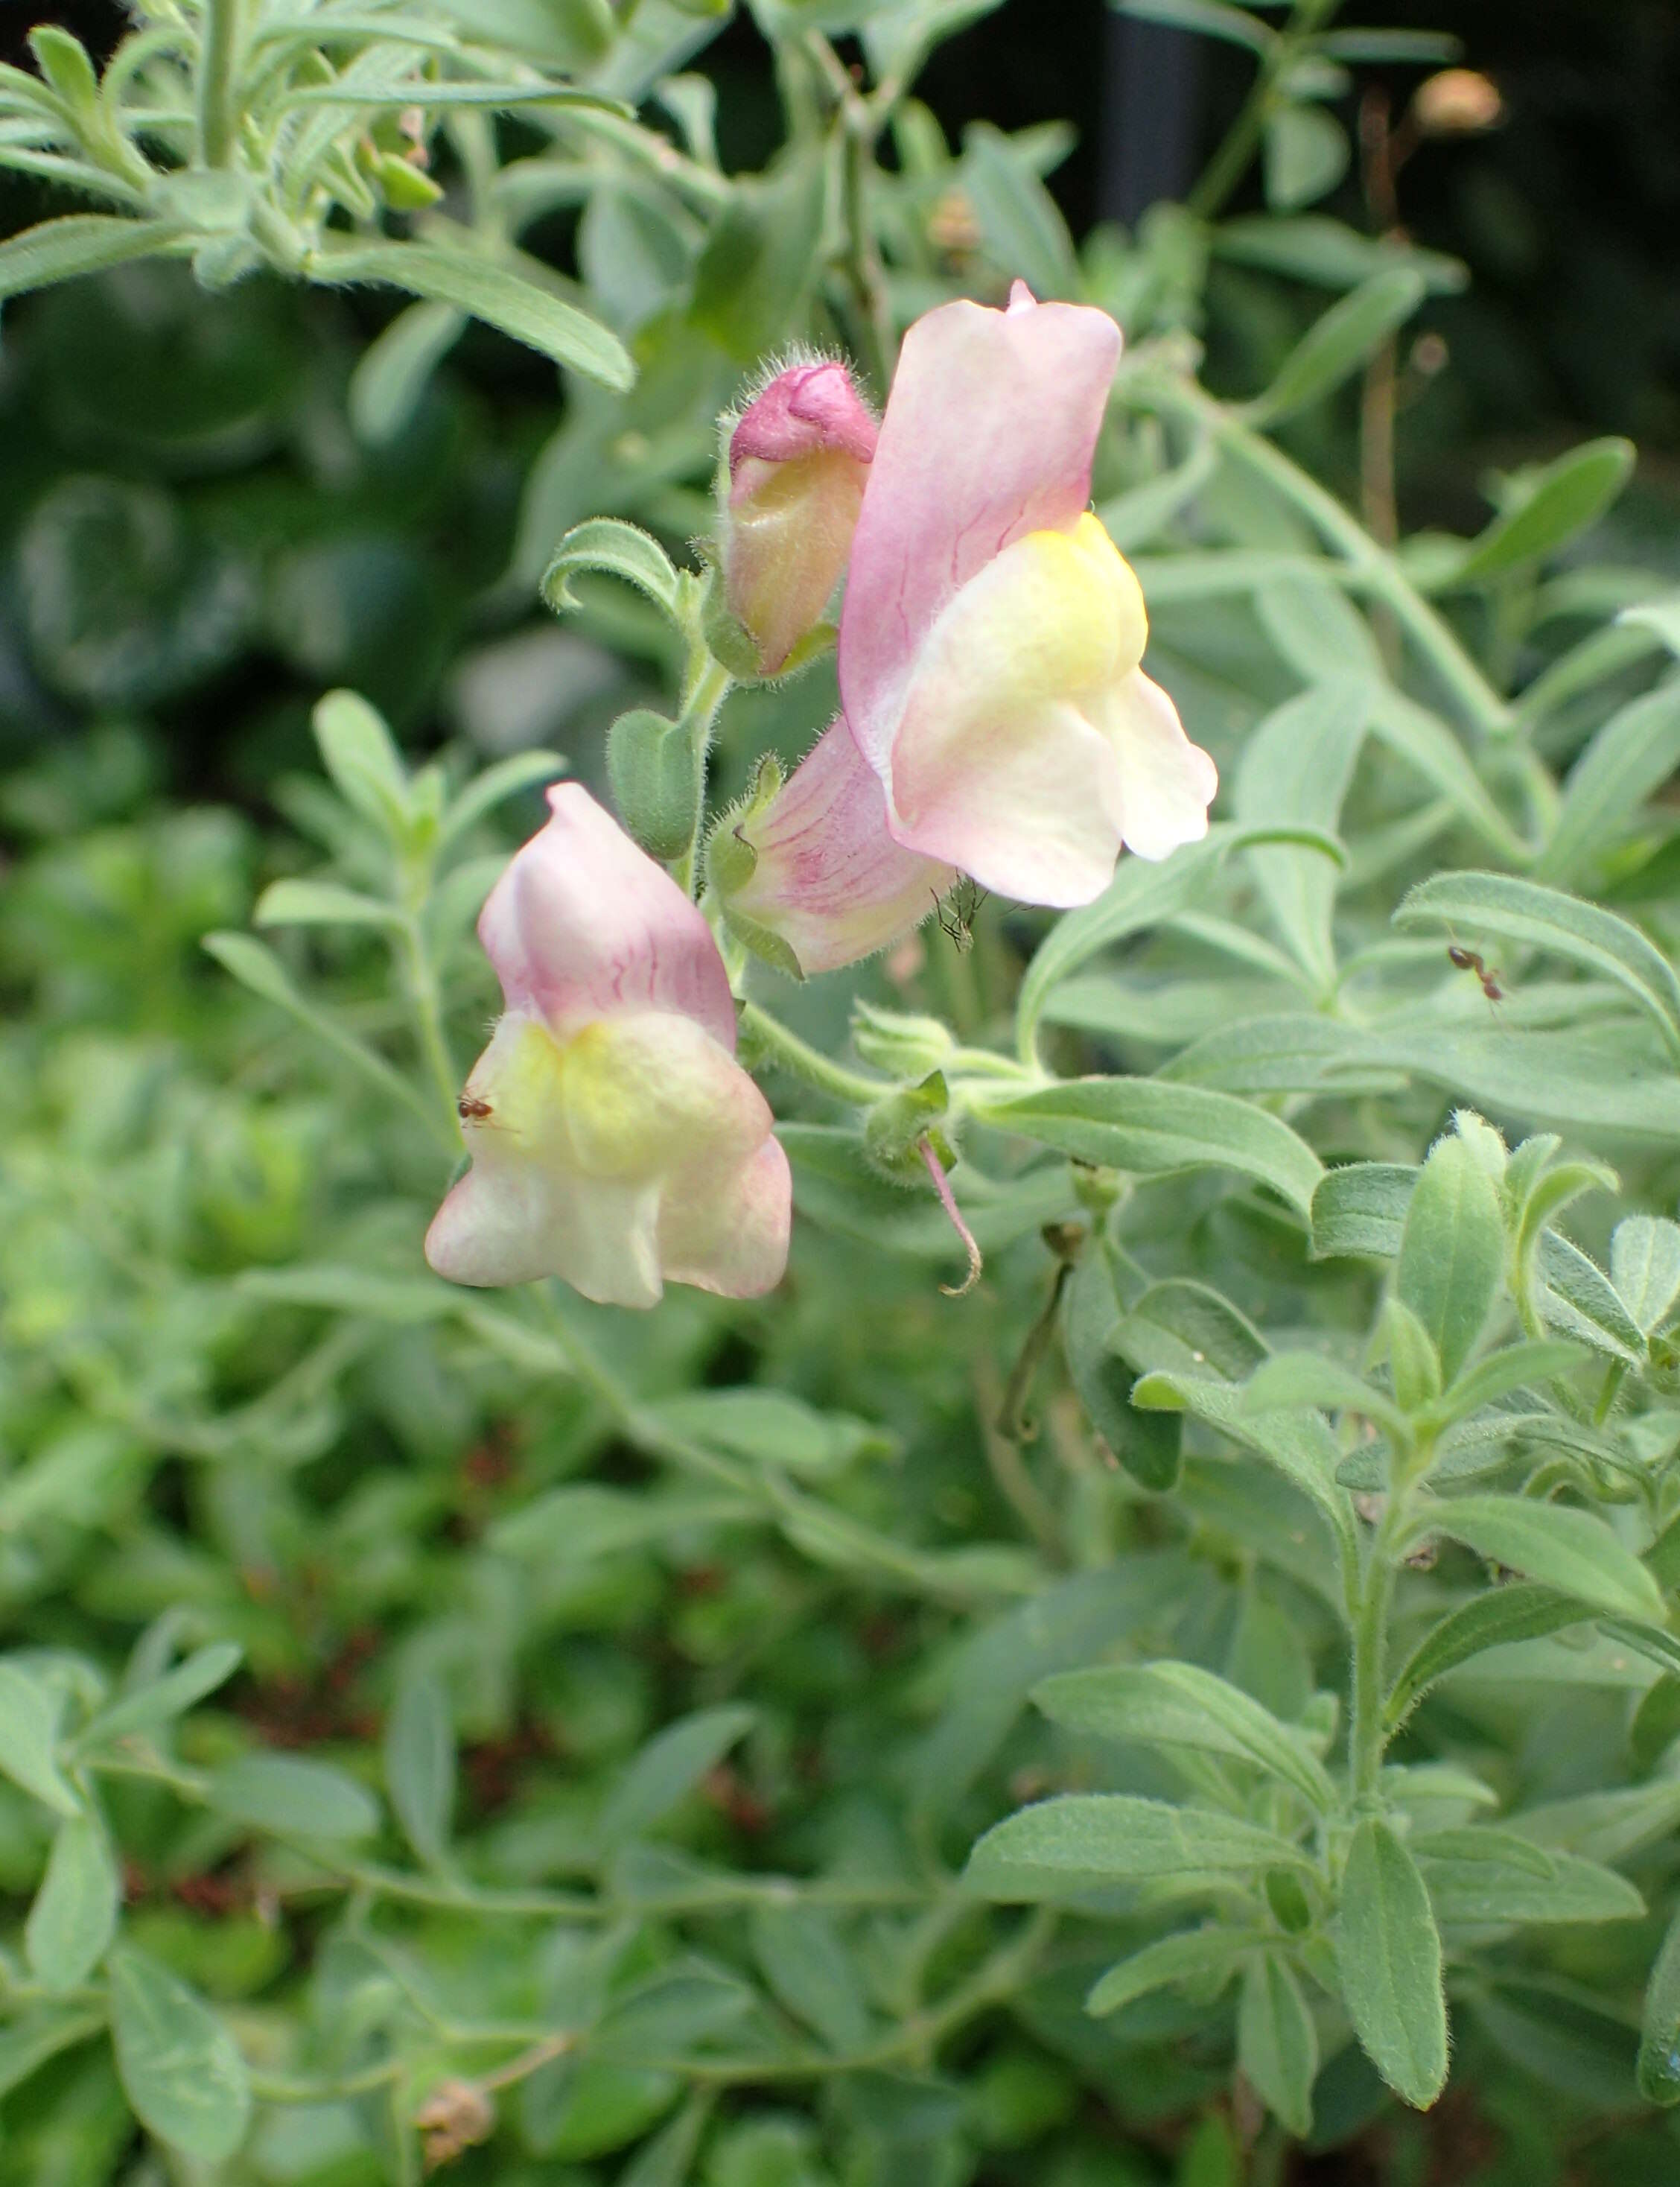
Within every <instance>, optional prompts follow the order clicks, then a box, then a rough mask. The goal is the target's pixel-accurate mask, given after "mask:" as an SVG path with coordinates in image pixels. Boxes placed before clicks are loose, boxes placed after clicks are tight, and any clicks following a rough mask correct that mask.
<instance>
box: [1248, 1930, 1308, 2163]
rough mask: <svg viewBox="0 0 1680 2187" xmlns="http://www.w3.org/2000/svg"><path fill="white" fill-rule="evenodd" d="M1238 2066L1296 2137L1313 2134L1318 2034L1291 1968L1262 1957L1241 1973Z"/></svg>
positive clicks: (1270, 1954)
mask: <svg viewBox="0 0 1680 2187" xmlns="http://www.w3.org/2000/svg"><path fill="white" fill-rule="evenodd" d="M1237 2063H1238V2064H1239V2066H1241V2067H1242V2069H1243V2072H1245V2074H1246V2075H1247V2077H1248V2079H1249V2082H1250V2085H1251V2086H1252V2087H1253V2089H1254V2090H1255V2093H1256V2094H1257V2095H1258V2096H1259V2097H1260V2098H1261V2100H1262V2101H1263V2102H1264V2104H1265V2105H1266V2107H1267V2110H1268V2111H1272V2112H1273V2113H1274V2114H1275V2115H1276V2116H1277V2117H1278V2118H1279V2119H1280V2120H1281V2121H1282V2122H1283V2123H1284V2125H1285V2126H1286V2127H1287V2128H1289V2132H1290V2133H1291V2134H1295V2135H1296V2136H1297V2137H1305V2136H1306V2134H1310V2133H1311V2131H1312V2083H1313V2082H1314V2080H1315V2079H1316V2078H1317V2077H1318V2029H1317V2028H1316V2027H1314V2026H1313V2024H1312V2014H1311V2013H1310V2012H1309V2011H1308V2010H1307V2009H1306V1999H1305V1998H1304V1997H1302V1995H1301V1985H1300V1983H1299V1982H1296V1980H1295V1976H1294V1974H1293V1973H1292V1972H1291V1971H1290V1969H1289V1962H1288V1961H1287V1960H1286V1959H1283V1958H1281V1957H1280V1956H1279V1955H1278V1954H1277V1953H1276V1952H1262V1953H1261V1954H1259V1955H1258V1956H1257V1957H1256V1958H1255V1959H1250V1962H1249V1964H1248V1965H1247V1967H1246V1968H1245V1970H1244V1972H1243V1987H1242V1993H1241V1996H1240V1997H1239V2000H1238V2004H1237Z"/></svg>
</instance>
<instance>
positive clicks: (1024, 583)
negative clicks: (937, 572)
mask: <svg viewBox="0 0 1680 2187" xmlns="http://www.w3.org/2000/svg"><path fill="white" fill-rule="evenodd" d="M941 635H942V636H943V637H945V638H946V639H947V646H948V649H949V651H950V653H951V655H952V658H951V660H950V661H949V664H948V669H949V670H954V671H955V672H956V676H957V677H958V679H959V680H960V681H963V682H968V681H969V680H970V679H971V680H972V682H973V683H974V684H975V687H976V693H975V695H976V696H977V697H979V698H980V702H981V705H982V707H983V709H984V710H986V711H991V710H992V709H994V708H995V706H996V705H997V702H998V700H1003V701H1004V703H1006V704H1007V703H1009V702H1010V701H1012V700H1013V701H1014V702H1016V703H1031V701H1034V700H1044V699H1057V698H1072V697H1074V696H1075V695H1076V694H1078V693H1080V692H1082V691H1088V690H1092V689H1097V688H1098V687H1100V686H1103V685H1105V684H1108V683H1112V682H1114V681H1115V679H1116V678H1117V677H1121V676H1124V675H1127V674H1129V673H1130V672H1131V671H1132V669H1133V668H1135V667H1136V666H1137V665H1138V661H1141V660H1142V658H1143V647H1144V644H1145V643H1146V641H1147V639H1148V638H1149V618H1148V616H1147V615H1146V613H1145V611H1144V608H1143V591H1142V588H1141V587H1140V586H1139V585H1138V580H1137V577H1136V576H1135V575H1134V574H1133V571H1132V565H1130V563H1128V562H1127V559H1126V558H1125V557H1124V555H1122V554H1121V552H1120V550H1119V549H1118V548H1116V547H1115V543H1114V542H1113V541H1112V540H1111V539H1110V537H1109V535H1108V533H1107V532H1106V531H1104V529H1103V527H1102V526H1101V524H1100V523H1098V520H1097V519H1096V518H1095V517H1094V516H1093V515H1091V514H1089V513H1088V512H1087V514H1085V515H1083V516H1082V517H1081V518H1080V519H1079V520H1078V521H1077V523H1076V524H1075V525H1074V526H1073V528H1072V529H1071V530H1070V531H1030V532H1028V533H1027V534H1026V536H1025V537H1024V538H1021V539H1018V540H1016V541H1015V542H1014V544H1013V545H1012V546H1009V547H1006V548H1004V550H1003V553H1002V554H1000V555H999V556H998V557H997V560H996V561H995V562H993V563H992V565H990V567H989V569H988V570H987V571H984V572H982V574H981V575H980V577H978V578H977V579H975V580H974V581H972V583H971V585H970V586H969V588H967V593H966V596H965V594H964V593H959V594H958V597H957V599H956V601H955V602H953V604H952V610H950V620H949V624H948V627H947V629H946V630H945V631H944V632H936V639H937V636H941ZM965 669H966V670H967V672H968V675H967V676H966V677H965V676H964V670H965Z"/></svg>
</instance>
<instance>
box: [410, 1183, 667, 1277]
mask: <svg viewBox="0 0 1680 2187" xmlns="http://www.w3.org/2000/svg"><path fill="white" fill-rule="evenodd" d="M658 1235H659V1189H658V1187H657V1186H656V1185H650V1184H643V1185H634V1184H616V1183H611V1182H610V1181H607V1180H603V1179H598V1178H586V1177H582V1176H579V1175H577V1174H576V1172H565V1171H558V1170H546V1169H542V1168H539V1167H536V1166H535V1165H533V1164H532V1163H531V1162H528V1161H522V1160H520V1157H519V1155H518V1152H517V1150H510V1151H508V1152H507V1153H505V1154H504V1153H503V1152H501V1151H500V1150H491V1151H490V1152H488V1153H486V1152H482V1151H479V1150H475V1153H474V1156H473V1166H472V1167H471V1168H470V1169H469V1171H468V1172H467V1173H466V1175H465V1176H464V1177H463V1178H461V1179H460V1180H459V1181H458V1183H456V1184H455V1185H453V1186H452V1188H451V1189H450V1191H449V1193H448V1195H447V1197H446V1198H445V1200H444V1202H443V1205H442V1206H441V1207H440V1208H439V1209H438V1211H437V1213H436V1214H435V1216H434V1217H432V1223H431V1228H430V1230H428V1231H427V1233H426V1259H427V1261H428V1262H429V1263H430V1266H431V1267H432V1268H433V1269H435V1272H436V1273H438V1274H439V1275H440V1276H444V1277H447V1279H448V1280H449V1281H450V1282H451V1283H452V1284H474V1285H500V1284H528V1283H535V1282H537V1280H538V1279H539V1278H541V1277H543V1276H559V1278H560V1279H562V1281H564V1282H565V1283H568V1284H570V1285H571V1287H572V1289H573V1290H575V1291H581V1292H582V1294H583V1296H584V1297H585V1298H588V1299H593V1300H594V1301H595V1302H596V1303H597V1304H598V1305H600V1306H632V1307H650V1306H657V1305H658V1303H659V1300H660V1257H659V1245H658Z"/></svg>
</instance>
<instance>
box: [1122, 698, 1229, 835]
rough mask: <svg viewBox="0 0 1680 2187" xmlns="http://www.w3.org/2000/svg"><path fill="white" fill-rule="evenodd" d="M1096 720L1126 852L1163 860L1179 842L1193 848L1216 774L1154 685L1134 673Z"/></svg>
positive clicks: (1203, 829) (1204, 821)
mask: <svg viewBox="0 0 1680 2187" xmlns="http://www.w3.org/2000/svg"><path fill="white" fill-rule="evenodd" d="M1096 721H1097V726H1098V728H1100V729H1101V730H1102V731H1103V733H1104V735H1105V736H1106V737H1107V738H1108V739H1109V741H1110V745H1112V747H1113V750H1114V754H1115V761H1116V762H1117V763H1118V767H1119V774H1120V793H1119V807H1118V813H1117V818H1118V822H1119V825H1120V828H1121V834H1122V835H1123V836H1124V838H1125V842H1126V847H1127V850H1128V851H1132V852H1136V853H1137V855H1138V857H1140V858H1165V857H1168V856H1169V855H1170V854H1171V853H1172V852H1174V851H1176V850H1177V848H1178V846H1180V844H1181V843H1200V841H1201V840H1202V838H1203V836H1204V835H1206V833H1207V808H1208V807H1209V806H1210V805H1211V803H1212V802H1213V799H1214V793H1215V792H1216V790H1218V788H1219V770H1218V768H1217V767H1215V765H1214V763H1213V762H1212V760H1211V758H1210V757H1209V756H1208V755H1207V754H1206V753H1205V751H1203V750H1202V749H1201V746H1200V745H1193V744H1192V743H1191V742H1190V739H1188V737H1187V736H1186V735H1185V734H1184V725H1183V722H1181V721H1180V720H1179V718H1178V709H1177V707H1176V706H1174V705H1173V703H1172V700H1171V699H1170V698H1169V697H1168V696H1167V694H1166V692H1165V691H1163V690H1162V689H1161V688H1160V684H1159V683H1152V682H1151V681H1150V679H1149V677H1147V676H1145V675H1144V673H1143V670H1142V669H1141V668H1139V669H1136V670H1134V671H1133V672H1132V674H1131V675H1130V676H1128V677H1126V678H1125V680H1124V681H1123V682H1122V683H1118V684H1116V685H1115V687H1114V688H1113V689H1112V690H1110V691H1109V692H1107V693H1105V694H1104V695H1103V698H1102V700H1101V703H1100V709H1099V711H1098V712H1097V714H1096Z"/></svg>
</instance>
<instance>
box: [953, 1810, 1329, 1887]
mask: <svg viewBox="0 0 1680 2187" xmlns="http://www.w3.org/2000/svg"><path fill="white" fill-rule="evenodd" d="M1311 1865H1312V1864H1311V1863H1310V1862H1309V1861H1308V1860H1307V1859H1306V1856H1305V1855H1304V1854H1303V1853H1302V1852H1301V1848H1300V1847H1298V1846H1295V1845H1291V1844H1290V1843H1289V1841H1288V1840H1287V1839H1286V1838H1280V1837H1277V1836H1274V1835H1273V1833H1272V1832H1271V1831H1270V1830H1261V1828H1260V1826H1259V1825H1258V1824H1256V1823H1250V1822H1245V1821H1244V1820H1243V1819H1241V1818H1240V1817H1239V1816H1237V1815H1221V1814H1215V1813H1213V1812H1212V1811H1211V1809H1208V1808H1175V1807H1172V1806H1171V1805H1170V1804H1169V1803H1168V1802H1166V1801H1165V1800H1143V1799H1138V1798H1135V1797H1134V1796H1132V1795H1131V1794H1130V1793H1123V1792H1073V1793H1069V1794H1067V1795H1066V1796H1065V1797H1063V1798H1061V1799H1055V1800H1042V1801H1041V1802H1039V1804H1038V1805H1037V1807H1034V1808H1023V1809H1022V1810H1021V1812H1020V1813H1019V1814H1015V1815H1010V1816H1009V1817H1008V1818H1007V1819H1006V1820H1004V1821H1003V1822H1001V1823H998V1824H994V1826H993V1827H992V1829H991V1830H988V1831H987V1832H986V1835H985V1836H984V1837H982V1838H981V1839H980V1841H979V1842H978V1843H977V1844H976V1845H975V1848H974V1850H973V1852H971V1853H970V1854H969V1864H968V1866H967V1868H966V1869H964V1881H965V1882H966V1883H967V1884H968V1885H969V1886H970V1888H971V1889H973V1890H975V1891H977V1892H980V1894H981V1896H982V1897H988V1898H998V1899H1006V1900H1015V1899H1032V1898H1038V1897H1047V1896H1057V1895H1059V1892H1060V1891H1061V1889H1062V1888H1063V1887H1065V1879H1068V1878H1070V1877H1071V1878H1074V1879H1076V1886H1077V1884H1078V1883H1084V1884H1088V1885H1095V1884H1098V1883H1104V1882H1121V1881H1125V1882H1137V1881H1142V1880H1143V1879H1145V1878H1148V1877H1151V1876H1183V1875H1186V1874H1195V1873H1199V1872H1200V1873H1205V1874H1208V1875H1214V1874H1223V1873H1234V1874H1239V1875H1259V1874H1262V1873H1263V1872H1264V1871H1265V1870H1266V1869H1268V1868H1274V1867H1285V1868H1288V1867H1310V1866H1311Z"/></svg>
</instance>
